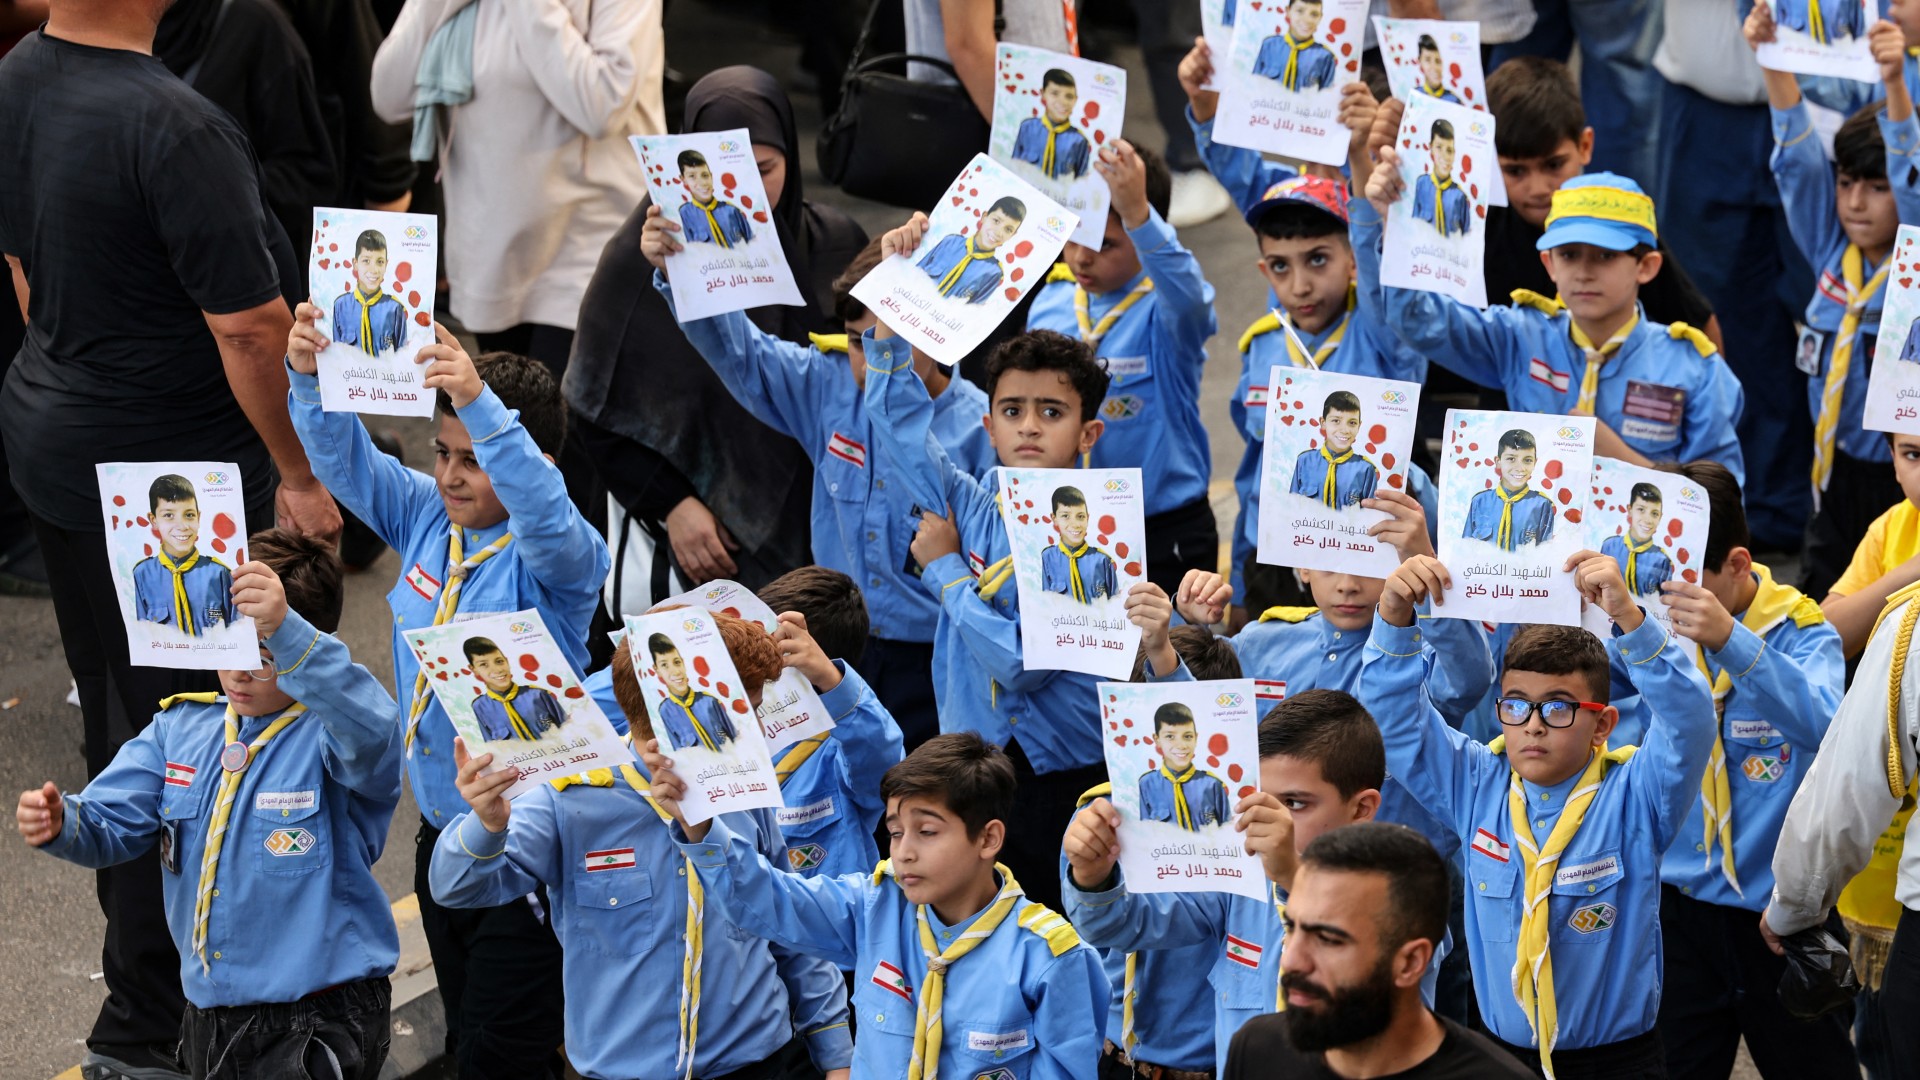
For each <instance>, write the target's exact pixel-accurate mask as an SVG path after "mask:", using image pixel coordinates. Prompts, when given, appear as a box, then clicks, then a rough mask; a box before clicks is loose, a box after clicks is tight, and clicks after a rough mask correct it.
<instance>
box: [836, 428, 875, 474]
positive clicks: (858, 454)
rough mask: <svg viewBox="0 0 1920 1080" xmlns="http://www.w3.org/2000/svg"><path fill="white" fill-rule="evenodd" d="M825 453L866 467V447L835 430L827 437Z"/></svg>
mask: <svg viewBox="0 0 1920 1080" xmlns="http://www.w3.org/2000/svg"><path fill="white" fill-rule="evenodd" d="M827 453H829V454H832V455H833V456H834V457H837V458H839V459H840V460H841V461H846V462H851V463H853V464H855V465H858V466H859V467H861V468H863V469H864V468H866V467H867V448H866V447H865V446H862V445H861V444H859V443H857V442H854V441H853V440H852V439H849V438H847V437H846V436H845V435H842V434H840V433H839V432H837V431H836V432H834V433H833V434H832V435H831V436H829V437H828V438H827Z"/></svg>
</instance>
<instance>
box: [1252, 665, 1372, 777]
mask: <svg viewBox="0 0 1920 1080" xmlns="http://www.w3.org/2000/svg"><path fill="white" fill-rule="evenodd" d="M1260 756H1261V757H1263V758H1270V757H1290V758H1297V759H1298V760H1300V761H1305V762H1308V763H1310V764H1313V765H1318V766H1319V767H1320V775H1321V776H1322V777H1324V778H1325V779H1326V781H1327V783H1329V784H1332V785H1333V787H1334V790H1336V791H1338V792H1339V793H1340V797H1341V798H1343V799H1351V798H1353V797H1354V796H1355V795H1357V794H1359V793H1360V792H1362V791H1365V790H1367V789H1368V788H1376V789H1377V788H1378V787H1379V786H1380V785H1381V784H1384V783H1386V782H1387V748H1386V744H1385V743H1383V742H1382V741H1381V739H1380V727H1379V725H1377V724H1375V723H1374V722H1373V714H1372V713H1370V712H1368V711H1367V707H1366V706H1365V705H1362V704H1360V701H1359V699H1358V698H1356V697H1354V696H1353V695H1352V694H1349V693H1347V692H1346V691H1344V690H1303V691H1301V692H1300V693H1298V694H1295V695H1293V696H1292V697H1289V698H1287V699H1286V700H1285V701H1282V702H1281V703H1280V704H1278V705H1275V706H1274V707H1273V708H1272V710H1270V711H1269V712H1268V713H1267V715H1266V718H1265V719H1263V720H1261V721H1260Z"/></svg>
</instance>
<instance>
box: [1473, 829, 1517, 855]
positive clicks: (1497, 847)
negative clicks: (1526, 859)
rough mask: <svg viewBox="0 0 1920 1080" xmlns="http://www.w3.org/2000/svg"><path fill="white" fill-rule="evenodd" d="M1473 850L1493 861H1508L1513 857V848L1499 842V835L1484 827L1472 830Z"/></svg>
mask: <svg viewBox="0 0 1920 1080" xmlns="http://www.w3.org/2000/svg"><path fill="white" fill-rule="evenodd" d="M1473 850H1475V851H1477V852H1479V853H1480V854H1482V855H1485V856H1486V857H1487V858H1489V859H1492V860H1493V861H1494V862H1509V861H1511V860H1512V858H1513V848H1512V847H1510V846H1508V845H1506V844H1503V843H1501V842H1500V838H1499V837H1497V836H1495V835H1493V834H1492V833H1490V832H1488V831H1487V830H1485V829H1475V830H1474V833H1473Z"/></svg>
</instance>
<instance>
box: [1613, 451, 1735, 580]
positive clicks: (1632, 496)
mask: <svg viewBox="0 0 1920 1080" xmlns="http://www.w3.org/2000/svg"><path fill="white" fill-rule="evenodd" d="M1729 479H1731V476H1729ZM1734 488H1735V490H1738V489H1739V485H1738V484H1735V485H1734ZM1734 505H1735V507H1738V506H1739V500H1737V499H1736V500H1734ZM1664 512H1665V499H1663V498H1662V497H1661V495H1660V489H1659V488H1657V487H1654V486H1653V485H1652V484H1648V483H1644V482H1643V483H1638V484H1635V485H1633V488H1632V490H1630V491H1628V492H1627V531H1626V532H1625V533H1622V534H1617V535H1614V536H1609V537H1607V538H1606V539H1605V540H1602V541H1600V554H1602V555H1605V556H1607V557H1608V558H1610V559H1612V560H1613V561H1614V562H1616V563H1619V564H1620V573H1621V575H1622V576H1624V577H1625V578H1626V579H1627V590H1628V591H1629V592H1631V593H1633V595H1635V596H1659V595H1660V586H1661V584H1663V583H1664V582H1666V581H1667V580H1668V579H1670V578H1672V577H1673V560H1672V559H1671V558H1668V556H1667V553H1666V551H1665V550H1664V549H1662V548H1661V547H1660V543H1659V541H1658V540H1657V539H1656V538H1655V535H1654V533H1655V530H1657V529H1658V528H1659V527H1660V517H1661V515H1662V514H1663V513H1664ZM1745 524H1746V521H1745V516H1744V514H1743V515H1742V519H1741V525H1742V532H1744V531H1745V528H1744V527H1745ZM1729 535H1731V534H1729ZM1741 546H1742V547H1744V546H1746V545H1745V544H1744V543H1743V544H1742V545H1741Z"/></svg>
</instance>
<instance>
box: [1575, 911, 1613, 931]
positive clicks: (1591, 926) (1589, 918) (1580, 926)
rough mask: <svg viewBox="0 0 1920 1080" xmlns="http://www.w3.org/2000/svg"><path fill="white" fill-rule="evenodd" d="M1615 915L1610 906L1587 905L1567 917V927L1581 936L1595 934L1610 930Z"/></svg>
mask: <svg viewBox="0 0 1920 1080" xmlns="http://www.w3.org/2000/svg"><path fill="white" fill-rule="evenodd" d="M1616 914H1617V913H1616V912H1615V911H1614V908H1613V905H1612V904H1588V905H1587V906H1586V907H1583V908H1577V909H1575V910H1574V913H1573V914H1572V915H1569V916H1567V925H1568V926H1570V927H1572V928H1573V929H1575V930H1577V931H1579V932H1580V933H1582V934H1597V933H1599V932H1600V931H1602V930H1608V929H1612V927H1613V920H1614V916H1615V915H1616Z"/></svg>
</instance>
